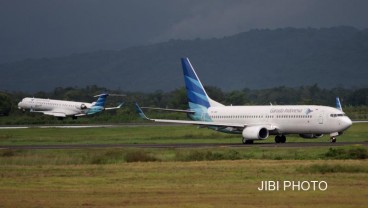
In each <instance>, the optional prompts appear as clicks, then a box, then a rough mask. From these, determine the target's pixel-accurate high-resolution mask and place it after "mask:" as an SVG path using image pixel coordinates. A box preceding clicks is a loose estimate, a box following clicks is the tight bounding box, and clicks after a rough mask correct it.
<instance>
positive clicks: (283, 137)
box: [280, 135, 286, 143]
mask: <svg viewBox="0 0 368 208" xmlns="http://www.w3.org/2000/svg"><path fill="white" fill-rule="evenodd" d="M280 138H281V140H280V142H281V143H285V142H286V136H285V135H282V136H281V137H280Z"/></svg>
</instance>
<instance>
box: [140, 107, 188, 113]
mask: <svg viewBox="0 0 368 208" xmlns="http://www.w3.org/2000/svg"><path fill="white" fill-rule="evenodd" d="M140 108H141V109H151V110H162V111H170V112H179V113H195V111H192V110H181V109H170V108H152V107H140Z"/></svg>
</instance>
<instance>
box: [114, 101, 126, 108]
mask: <svg viewBox="0 0 368 208" xmlns="http://www.w3.org/2000/svg"><path fill="white" fill-rule="evenodd" d="M123 105H124V102H122V103H120V105H118V106H116V108H121V106H123Z"/></svg>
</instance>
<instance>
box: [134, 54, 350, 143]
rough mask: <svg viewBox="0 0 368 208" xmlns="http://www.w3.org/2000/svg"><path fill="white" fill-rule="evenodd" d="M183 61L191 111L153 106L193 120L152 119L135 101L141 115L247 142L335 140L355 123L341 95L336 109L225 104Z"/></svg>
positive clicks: (306, 106) (326, 107) (308, 106)
mask: <svg viewBox="0 0 368 208" xmlns="http://www.w3.org/2000/svg"><path fill="white" fill-rule="evenodd" d="M181 64H182V68H183V73H184V81H185V86H186V92H187V98H188V102H189V110H176V109H160V108H153V109H156V110H157V109H159V110H166V111H174V112H184V113H187V115H188V117H189V118H190V119H191V120H166V119H150V118H148V117H147V116H146V115H145V114H144V112H143V111H142V108H141V107H139V105H138V104H137V103H136V110H137V112H138V113H139V115H140V116H141V117H142V118H144V119H147V120H150V121H154V122H163V123H179V124H194V125H200V126H204V127H208V128H209V129H213V130H216V131H220V132H225V133H236V134H241V135H242V142H243V143H244V144H252V143H253V142H254V141H255V140H264V139H267V138H268V137H269V135H275V142H276V143H285V142H286V135H288V134H299V135H300V136H301V137H302V138H306V139H313V138H319V137H322V136H323V134H329V135H330V141H331V142H336V137H337V136H339V135H341V134H342V133H343V132H344V131H345V130H347V129H348V128H349V127H350V126H351V125H352V121H351V120H350V118H349V117H347V116H346V115H345V113H344V112H343V111H342V108H341V103H340V101H339V99H338V98H337V99H336V105H337V108H333V107H329V106H319V105H268V106H224V105H223V104H221V103H219V102H216V101H214V100H212V99H211V98H210V97H209V96H208V95H207V93H206V91H205V89H204V87H203V85H202V83H201V81H200V80H199V78H198V76H197V74H196V72H195V70H194V68H193V67H192V65H191V63H190V61H189V59H188V58H182V59H181ZM146 108H149V107H146Z"/></svg>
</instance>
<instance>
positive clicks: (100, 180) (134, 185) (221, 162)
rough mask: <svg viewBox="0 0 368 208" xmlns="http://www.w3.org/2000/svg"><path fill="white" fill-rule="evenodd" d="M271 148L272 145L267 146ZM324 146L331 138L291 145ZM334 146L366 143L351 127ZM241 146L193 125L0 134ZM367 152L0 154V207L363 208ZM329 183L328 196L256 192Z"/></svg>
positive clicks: (366, 135) (3, 141)
mask: <svg viewBox="0 0 368 208" xmlns="http://www.w3.org/2000/svg"><path fill="white" fill-rule="evenodd" d="M271 141H273V138H269V140H266V142H271ZM295 141H297V142H328V137H323V138H320V139H316V140H304V139H302V138H299V137H288V142H295ZM339 141H368V124H355V125H353V126H352V127H351V129H349V130H348V131H347V132H346V133H345V134H344V135H343V136H341V137H339V138H338V142H339ZM206 142H208V143H216V142H221V143H222V142H226V143H232V142H233V143H240V137H239V135H228V134H222V133H217V132H214V131H211V130H207V129H197V128H195V127H192V126H158V127H152V126H144V127H141V126H140V127H120V128H96V129H39V128H31V129H17V130H14V129H13V130H0V145H25V144H28V145H32V144H37V145H40V144H71V143H73V144H87V143H91V144H97V143H102V144H113V143H130V144H131V143H206ZM367 158H368V148H367V147H365V146H345V147H334V148H330V147H313V148H311V147H309V148H282V147H279V148H260V147H252V148H203V149H137V148H106V149H70V150H62V149H61V150H6V149H3V150H0V168H1V169H0V207H367V206H368V201H367V198H368V189H367V187H368V159H367ZM261 181H280V182H281V183H282V182H283V181H295V182H298V181H326V182H327V184H328V188H327V190H326V191H321V190H316V191H312V190H309V191H297V190H294V191H293V190H286V191H284V190H282V189H281V190H279V191H259V190H258V187H259V186H260V184H261Z"/></svg>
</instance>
